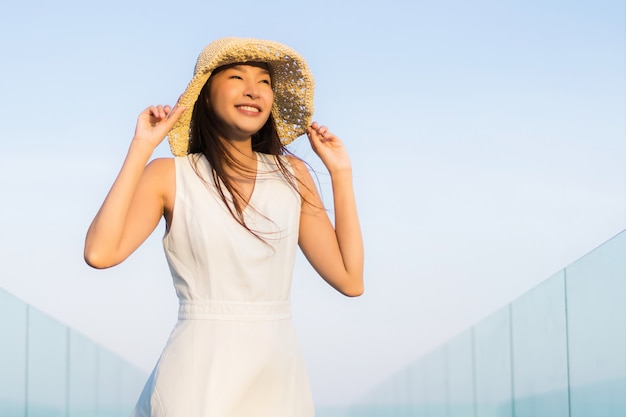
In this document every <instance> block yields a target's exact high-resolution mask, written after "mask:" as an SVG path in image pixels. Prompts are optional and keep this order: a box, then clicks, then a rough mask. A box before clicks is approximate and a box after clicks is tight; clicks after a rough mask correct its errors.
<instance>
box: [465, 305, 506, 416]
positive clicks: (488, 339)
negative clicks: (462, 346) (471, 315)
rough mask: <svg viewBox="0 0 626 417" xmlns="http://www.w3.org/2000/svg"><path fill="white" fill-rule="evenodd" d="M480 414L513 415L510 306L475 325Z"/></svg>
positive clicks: (476, 377)
mask: <svg viewBox="0 0 626 417" xmlns="http://www.w3.org/2000/svg"><path fill="white" fill-rule="evenodd" d="M474 343H475V345H474V355H475V366H476V367H475V370H474V372H475V383H476V417H512V415H513V410H512V404H511V399H512V386H511V327H510V314H509V307H508V306H507V307H505V308H503V309H501V310H499V311H497V312H496V313H494V314H492V315H491V316H489V317H488V318H486V319H485V320H483V321H482V322H481V323H479V324H478V325H477V326H476V327H475V328H474Z"/></svg>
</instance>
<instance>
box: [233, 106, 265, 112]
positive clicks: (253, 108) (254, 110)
mask: <svg viewBox="0 0 626 417" xmlns="http://www.w3.org/2000/svg"><path fill="white" fill-rule="evenodd" d="M237 108H238V109H241V110H245V111H250V112H255V113H260V112H261V109H259V108H258V107H252V106H237Z"/></svg>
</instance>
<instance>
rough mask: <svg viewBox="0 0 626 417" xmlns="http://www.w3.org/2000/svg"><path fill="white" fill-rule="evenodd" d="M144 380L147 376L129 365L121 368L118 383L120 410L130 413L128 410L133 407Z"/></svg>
mask: <svg viewBox="0 0 626 417" xmlns="http://www.w3.org/2000/svg"><path fill="white" fill-rule="evenodd" d="M146 379H147V376H146V374H145V373H144V372H142V371H140V370H139V369H137V368H135V367H133V366H131V365H130V364H126V366H123V367H122V369H121V381H120V387H121V389H120V407H121V409H122V410H128V412H129V413H130V410H132V409H133V407H135V404H136V403H137V400H138V399H139V395H140V394H141V390H142V389H143V386H144V384H145V383H146ZM126 414H128V413H126Z"/></svg>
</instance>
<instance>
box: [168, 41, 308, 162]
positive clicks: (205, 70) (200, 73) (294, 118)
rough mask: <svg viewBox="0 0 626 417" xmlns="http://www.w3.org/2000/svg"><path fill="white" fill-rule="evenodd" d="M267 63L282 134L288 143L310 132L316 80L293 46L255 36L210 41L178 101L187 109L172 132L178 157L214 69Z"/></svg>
mask: <svg viewBox="0 0 626 417" xmlns="http://www.w3.org/2000/svg"><path fill="white" fill-rule="evenodd" d="M244 62H264V63H266V64H267V65H268V66H269V68H270V72H271V74H272V89H273V90H274V103H273V106H272V115H273V116H274V121H275V123H276V130H277V131H278V137H279V138H280V139H281V142H282V143H283V144H285V145H286V144H288V143H290V142H292V141H293V140H294V139H296V138H297V137H298V136H301V135H303V134H304V133H306V129H307V127H308V126H309V125H310V124H311V121H312V117H313V92H314V87H315V86H314V81H313V76H312V74H311V71H310V70H309V67H308V65H307V64H306V61H305V60H304V58H302V56H300V54H298V53H297V52H296V51H294V50H293V49H291V48H289V47H287V46H285V45H283V44H281V43H278V42H274V41H265V40H259V39H251V38H222V39H218V40H216V41H213V42H212V43H210V44H209V45H208V46H207V47H206V48H204V50H203V51H202V53H200V56H199V57H198V61H197V62H196V67H195V70H194V75H193V78H192V79H191V81H190V82H189V85H188V86H187V89H186V90H185V92H184V93H183V94H182V95H181V96H180V99H179V100H178V104H179V105H181V106H185V107H186V108H187V111H185V112H184V113H183V114H182V116H181V117H180V119H179V120H178V121H177V122H176V124H174V126H173V127H172V129H171V130H170V131H169V133H168V135H167V136H168V142H169V144H170V150H171V151H172V153H173V154H174V155H175V156H183V155H186V154H187V152H188V148H189V124H190V121H191V114H192V111H191V110H192V109H193V106H194V104H195V102H196V100H197V99H198V96H199V95H200V90H201V89H202V87H203V86H204V84H205V83H206V82H207V80H208V79H209V77H210V76H211V73H212V72H213V70H215V69H216V68H218V67H221V66H223V65H228V64H236V63H244Z"/></svg>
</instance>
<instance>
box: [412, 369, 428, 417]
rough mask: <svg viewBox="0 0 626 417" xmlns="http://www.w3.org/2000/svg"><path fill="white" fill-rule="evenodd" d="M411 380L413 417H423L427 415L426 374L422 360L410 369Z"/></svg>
mask: <svg viewBox="0 0 626 417" xmlns="http://www.w3.org/2000/svg"><path fill="white" fill-rule="evenodd" d="M408 372H409V374H408V375H409V380H410V381H411V391H410V397H409V398H410V400H409V403H410V410H411V417H423V416H425V415H426V383H427V381H426V372H425V370H424V362H423V360H422V358H420V359H418V360H417V361H415V362H413V363H412V364H411V365H410V366H409V367H408Z"/></svg>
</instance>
